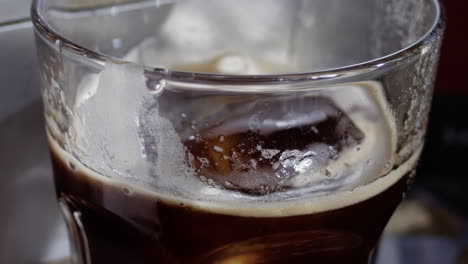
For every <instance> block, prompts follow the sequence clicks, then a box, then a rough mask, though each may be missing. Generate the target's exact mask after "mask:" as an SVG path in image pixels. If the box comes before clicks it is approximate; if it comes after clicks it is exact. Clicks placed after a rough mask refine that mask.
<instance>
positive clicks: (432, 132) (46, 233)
mask: <svg viewBox="0 0 468 264" xmlns="http://www.w3.org/2000/svg"><path fill="white" fill-rule="evenodd" d="M442 2H443V4H444V6H445V9H446V13H447V16H448V22H447V24H448V27H447V31H446V35H445V40H444V46H443V51H442V57H441V60H440V67H439V74H438V78H437V82H436V90H435V97H434V101H433V107H432V112H431V119H430V125H429V130H428V135H427V143H426V148H425V151H424V154H423V158H422V161H421V165H420V168H419V171H418V176H417V178H416V181H415V184H414V185H413V186H412V192H411V193H410V194H409V196H408V197H407V199H406V201H405V202H404V203H403V204H402V205H401V206H400V207H399V209H398V210H397V212H396V213H395V215H394V217H393V218H392V220H391V221H390V223H389V225H388V227H387V229H386V231H385V235H384V237H383V238H382V243H381V245H380V248H379V250H378V257H377V263H378V264H407V263H408V264H409V263H411V264H420V263H421V264H423V263H424V264H432V263H434V264H436V263H437V264H441V263H442V264H444V263H447V264H452V263H453V264H468V221H467V219H468V175H467V174H468V173H467V171H468V170H465V168H464V166H466V165H468V164H467V163H466V162H468V161H467V158H468V118H467V117H466V116H465V114H466V113H468V87H467V86H468V85H467V84H465V83H464V79H463V77H464V74H466V69H467V66H466V63H467V62H468V52H467V51H466V39H467V37H466V28H467V27H468V22H467V20H466V19H465V18H464V15H465V14H468V1H457V0H442ZM29 7H30V0H0V84H1V86H0V87H1V88H0V169H1V170H0V171H1V172H0V177H1V182H0V264H3V263H5V264H7V263H8V264H9V263H12V264H16V263H20V264H22V263H27V264H30V263H31V264H32V263H38V264H42V263H67V262H66V259H67V256H68V241H67V239H66V230H65V226H64V223H63V221H62V219H61V217H60V214H59V212H58V209H57V206H56V202H55V196H54V195H55V194H54V189H53V182H52V177H51V175H52V173H51V168H50V166H49V157H48V152H47V145H46V140H45V139H46V138H45V133H44V129H43V126H42V110H41V104H40V101H39V100H40V95H39V94H40V90H39V82H38V77H37V72H36V71H37V61H36V54H35V48H34V38H33V30H32V24H31V22H30V20H29Z"/></svg>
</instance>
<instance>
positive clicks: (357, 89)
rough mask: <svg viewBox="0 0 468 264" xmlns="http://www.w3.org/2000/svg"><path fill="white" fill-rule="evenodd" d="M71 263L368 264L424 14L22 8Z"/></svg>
mask: <svg viewBox="0 0 468 264" xmlns="http://www.w3.org/2000/svg"><path fill="white" fill-rule="evenodd" d="M32 17H33V21H34V25H35V29H36V39H37V46H38V54H39V59H40V65H41V66H40V71H41V84H42V95H43V102H44V112H45V119H46V122H45V125H46V131H47V135H48V140H49V147H50V150H51V156H52V161H53V168H54V177H55V186H56V191H57V197H58V200H59V205H60V208H61V210H62V212H63V215H64V217H65V219H66V221H67V223H68V230H69V233H70V238H71V242H72V243H71V244H72V251H73V260H72V261H73V262H74V263H86V264H89V263H93V264H96V263H224V264H229V263H242V264H248V263H310V262H311V261H313V262H314V263H369V261H370V260H371V259H372V257H373V254H374V252H375V248H376V245H377V242H378V240H379V237H380V235H381V233H382V230H383V229H384V227H385V225H386V223H387V221H388V219H389V218H390V216H391V215H392V213H393V211H394V210H395V208H396V206H397V205H398V204H399V202H400V201H401V199H402V197H403V196H404V194H405V193H406V191H407V187H408V185H409V184H410V183H411V181H412V179H413V176H414V169H415V167H416V164H417V160H418V157H419V155H420V151H421V148H422V146H423V141H424V134H425V130H426V125H427V115H428V111H429V107H430V100H431V95H432V86H433V81H434V76H435V70H436V66H437V61H438V56H439V48H440V41H441V38H442V32H443V29H444V22H443V19H442V18H441V11H440V7H439V5H438V2H437V1H435V0H393V1H384V0H355V1H348V0H326V1H325V0H315V1H314V0H294V1H290V0H288V1H286V0H258V1H247V0H239V1H215V0H203V1H201V0H193V1H188V0H187V1H170V0H167V1H130V0H119V1H118V0H102V1H71V0H55V1H54V0H36V1H34V3H33V9H32Z"/></svg>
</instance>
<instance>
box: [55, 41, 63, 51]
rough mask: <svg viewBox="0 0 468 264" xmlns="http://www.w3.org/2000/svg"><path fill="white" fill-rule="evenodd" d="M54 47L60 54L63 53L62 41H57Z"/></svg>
mask: <svg viewBox="0 0 468 264" xmlns="http://www.w3.org/2000/svg"><path fill="white" fill-rule="evenodd" d="M54 46H55V48H56V49H57V51H58V52H59V53H60V52H62V41H61V40H60V39H57V40H56V41H55V43H54Z"/></svg>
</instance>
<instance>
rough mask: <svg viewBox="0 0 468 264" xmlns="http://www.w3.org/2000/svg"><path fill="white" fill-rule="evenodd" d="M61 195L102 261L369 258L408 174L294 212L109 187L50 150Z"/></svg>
mask: <svg viewBox="0 0 468 264" xmlns="http://www.w3.org/2000/svg"><path fill="white" fill-rule="evenodd" d="M52 160H53V166H54V172H55V181H56V188H57V193H58V196H59V198H60V199H61V200H62V201H65V202H66V203H67V205H68V206H69V208H70V210H71V211H73V212H79V213H80V215H79V220H80V221H81V224H82V225H83V229H84V233H85V236H86V239H85V240H87V243H88V244H89V251H90V252H89V253H90V259H91V261H92V263H93V264H102V263H126V264H127V263H213V264H214V263H224V264H237V263H238V264H249V263H277V264H280V263H298V264H299V263H327V264H333V263H340V264H342V263H359V264H364V263H369V259H370V258H371V254H372V251H373V249H374V248H375V246H376V244H377V241H378V239H379V236H380V235H381V233H382V230H383V229H384V227H385V225H386V223H387V221H388V220H389V218H390V216H391V215H392V213H393V211H394V210H395V208H396V206H397V205H398V204H399V202H400V201H401V198H402V193H403V192H405V191H406V187H407V178H408V177H407V176H405V177H403V178H402V179H401V180H399V181H398V182H397V183H396V184H394V185H393V186H391V187H389V188H388V189H387V190H385V191H383V192H382V193H380V194H378V195H377V196H374V197H372V198H370V199H368V200H365V201H363V202H360V203H357V204H354V205H351V206H347V207H343V208H340V209H335V210H331V211H326V212H320V213H314V214H308V215H299V216H289V217H243V216H235V215H225V214H217V213H213V212H208V211H200V210H196V209H193V208H191V207H189V206H187V205H184V204H177V203H172V204H171V203H168V202H166V201H162V200H158V199H157V198H155V197H154V196H153V197H150V196H149V195H143V194H142V193H139V192H135V193H133V194H131V195H128V193H127V194H126V192H125V190H123V189H122V188H121V187H118V186H119V185H114V184H112V185H111V184H105V183H103V182H102V181H100V180H99V179H96V178H93V177H89V176H86V175H83V173H82V172H78V171H77V170H76V169H74V165H73V164H65V162H64V161H63V159H60V158H59V156H58V154H57V153H54V152H52Z"/></svg>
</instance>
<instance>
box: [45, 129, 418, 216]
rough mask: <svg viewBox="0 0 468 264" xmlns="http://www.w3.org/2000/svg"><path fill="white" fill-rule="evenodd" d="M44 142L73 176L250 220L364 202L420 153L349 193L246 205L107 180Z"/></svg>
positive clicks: (227, 194) (228, 193)
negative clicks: (72, 170)
mask: <svg viewBox="0 0 468 264" xmlns="http://www.w3.org/2000/svg"><path fill="white" fill-rule="evenodd" d="M48 139H49V146H50V149H51V151H52V152H53V153H54V155H55V156H56V157H57V158H59V159H60V161H61V162H62V163H63V164H70V163H71V164H73V165H74V171H75V173H79V174H80V175H81V176H83V177H88V178H90V179H93V180H96V181H98V182H101V183H103V184H104V185H108V186H112V187H114V188H119V189H121V190H122V192H123V193H124V194H126V195H129V194H131V195H135V194H138V195H145V196H147V197H153V198H154V199H155V200H164V201H165V202H168V203H172V204H176V205H179V204H184V205H186V206H190V207H193V208H197V209H199V210H203V211H209V212H213V213H221V214H228V215H239V216H251V217H283V216H294V215H304V214H311V213H318V212H323V211H329V210H334V209H338V208H343V207H346V206H350V205H353V204H356V203H359V202H362V201H365V200H367V199H369V198H372V197H374V196H376V195H378V194H379V193H381V192H383V191H385V190H386V189H388V188H389V187H390V186H392V185H394V184H395V183H396V182H398V181H399V180H400V179H401V178H402V177H403V176H405V175H407V174H408V173H410V172H411V171H412V170H413V169H414V168H415V166H416V164H417V161H418V158H419V155H420V152H421V149H419V150H418V151H416V152H415V153H414V154H413V155H412V156H411V158H410V159H408V160H407V161H406V162H405V163H404V164H402V165H400V166H399V167H398V168H396V169H394V170H392V171H390V172H389V173H388V174H387V175H385V176H384V177H381V178H379V179H377V180H375V181H373V182H371V183H368V184H366V185H363V186H360V187H357V188H355V189H353V190H348V191H340V192H334V193H332V194H329V195H324V196H321V197H312V198H310V197H309V198H308V197H307V196H304V197H301V199H293V200H283V201H281V200H279V201H268V200H267V199H262V198H261V199H252V200H249V201H246V200H244V199H242V197H237V196H236V194H235V193H233V192H232V191H227V190H222V189H217V188H213V187H210V188H211V190H212V192H213V194H215V195H216V197H218V198H220V199H219V200H215V199H206V200H204V199H202V197H191V198H188V197H182V196H175V195H171V194H169V193H162V192H157V191H154V190H150V189H147V188H145V187H143V186H138V184H134V182H133V183H132V182H128V181H125V179H115V178H114V179H113V178H109V177H107V176H105V175H102V174H99V173H97V172H96V171H94V170H92V169H90V168H88V167H86V166H85V165H83V164H82V163H80V162H79V161H78V160H77V159H76V158H75V157H73V156H72V155H70V154H69V153H68V152H67V151H65V150H63V149H62V148H61V147H60V146H59V144H58V143H57V142H56V141H55V140H54V139H52V137H51V136H50V134H48ZM221 197H231V198H232V199H231V200H221ZM237 198H240V199H237ZM129 199H131V197H129Z"/></svg>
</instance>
